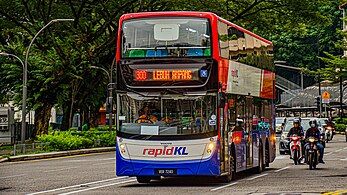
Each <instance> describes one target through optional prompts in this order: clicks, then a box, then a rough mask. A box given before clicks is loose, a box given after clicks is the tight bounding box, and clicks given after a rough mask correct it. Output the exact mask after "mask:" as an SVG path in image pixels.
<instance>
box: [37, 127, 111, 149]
mask: <svg viewBox="0 0 347 195" xmlns="http://www.w3.org/2000/svg"><path fill="white" fill-rule="evenodd" d="M115 137H116V133H115V132H114V131H113V132H108V131H103V132H101V131H99V130H98V129H91V130H89V131H76V130H68V131H54V132H49V133H48V134H47V135H42V136H39V137H38V138H37V140H38V141H39V142H43V143H48V149H49V150H52V151H60V150H75V149H82V148H91V147H105V146H115V144H116V143H115Z"/></svg>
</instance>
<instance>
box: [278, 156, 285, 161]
mask: <svg viewBox="0 0 347 195" xmlns="http://www.w3.org/2000/svg"><path fill="white" fill-rule="evenodd" d="M286 158H287V157H286V156H276V158H275V160H282V159H286Z"/></svg>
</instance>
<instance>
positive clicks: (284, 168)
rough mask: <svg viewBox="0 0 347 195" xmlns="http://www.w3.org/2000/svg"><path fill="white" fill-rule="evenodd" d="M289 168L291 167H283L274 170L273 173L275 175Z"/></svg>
mask: <svg viewBox="0 0 347 195" xmlns="http://www.w3.org/2000/svg"><path fill="white" fill-rule="evenodd" d="M290 167H291V166H287V167H283V168H281V169H278V170H276V171H274V172H275V173H277V172H280V171H283V170H286V169H289V168H290Z"/></svg>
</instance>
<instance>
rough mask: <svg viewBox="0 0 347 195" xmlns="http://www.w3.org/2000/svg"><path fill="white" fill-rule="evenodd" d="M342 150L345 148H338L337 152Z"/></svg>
mask: <svg viewBox="0 0 347 195" xmlns="http://www.w3.org/2000/svg"><path fill="white" fill-rule="evenodd" d="M341 150H343V148H341V149H338V150H336V151H335V152H340V151H341Z"/></svg>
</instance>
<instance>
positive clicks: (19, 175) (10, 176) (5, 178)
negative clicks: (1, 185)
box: [0, 174, 25, 179]
mask: <svg viewBox="0 0 347 195" xmlns="http://www.w3.org/2000/svg"><path fill="white" fill-rule="evenodd" d="M24 175H25V174H19V175H10V176H5V177H0V179H6V178H12V177H20V176H24Z"/></svg>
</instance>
